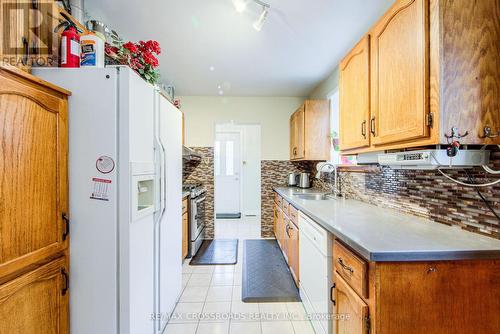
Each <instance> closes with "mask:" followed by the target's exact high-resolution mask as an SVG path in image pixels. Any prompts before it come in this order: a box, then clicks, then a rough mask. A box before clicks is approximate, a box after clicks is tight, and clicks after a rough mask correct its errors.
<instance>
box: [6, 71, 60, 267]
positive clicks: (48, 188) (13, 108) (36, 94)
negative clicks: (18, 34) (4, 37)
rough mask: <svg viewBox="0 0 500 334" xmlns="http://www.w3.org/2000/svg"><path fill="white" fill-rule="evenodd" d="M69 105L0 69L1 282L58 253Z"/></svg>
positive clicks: (54, 94) (53, 94) (31, 83)
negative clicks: (9, 275) (24, 268)
mask: <svg viewBox="0 0 500 334" xmlns="http://www.w3.org/2000/svg"><path fill="white" fill-rule="evenodd" d="M67 140H68V137H67V100H66V98H63V96H62V94H61V96H57V94H56V93H55V92H52V91H49V90H48V89H44V88H43V87H42V86H38V85H36V84H34V83H33V82H32V81H27V80H26V82H24V80H23V78H21V77H19V76H15V75H14V74H13V73H12V72H10V71H8V70H5V69H3V68H0V231H1V233H0V277H2V276H5V275H8V274H11V273H14V272H16V271H18V270H20V269H21V268H23V267H25V266H27V265H29V264H32V263H36V262H38V261H41V260H43V259H45V258H47V257H49V256H51V255H54V254H56V253H58V252H61V251H62V250H63V249H64V248H65V247H66V246H67V242H68V240H67V239H66V240H64V236H63V234H64V233H65V231H66V225H65V219H64V218H63V217H66V213H67V212H68V211H67V209H68V200H67V198H68V187H67V150H68V148H67Z"/></svg>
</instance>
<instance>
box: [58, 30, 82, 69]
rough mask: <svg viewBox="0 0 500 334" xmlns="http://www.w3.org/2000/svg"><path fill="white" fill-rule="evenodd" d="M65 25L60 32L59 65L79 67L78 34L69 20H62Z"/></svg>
mask: <svg viewBox="0 0 500 334" xmlns="http://www.w3.org/2000/svg"><path fill="white" fill-rule="evenodd" d="M62 26H64V27H66V28H65V29H64V31H63V33H62V34H61V51H60V52H61V58H60V62H59V66H60V67H80V35H79V34H78V30H77V27H76V26H75V24H74V23H73V22H71V21H67V22H63V23H62Z"/></svg>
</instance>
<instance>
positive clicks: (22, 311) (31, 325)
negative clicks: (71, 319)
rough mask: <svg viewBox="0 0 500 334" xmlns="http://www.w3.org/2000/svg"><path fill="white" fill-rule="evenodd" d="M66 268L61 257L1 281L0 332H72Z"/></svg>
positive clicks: (6, 333)
mask: <svg viewBox="0 0 500 334" xmlns="http://www.w3.org/2000/svg"><path fill="white" fill-rule="evenodd" d="M65 268H66V260H65V258H64V257H63V258H59V259H57V260H54V261H52V262H50V263H48V264H46V265H44V266H42V267H39V268H38V269H35V270H33V271H30V272H28V273H26V274H24V275H22V276H20V277H18V278H16V279H14V280H12V281H10V282H8V283H5V284H3V285H0V334H13V333H23V334H63V333H68V332H69V329H68V298H69V292H68V291H67V288H68V286H67V284H68V281H67V279H66V278H67V276H65V273H66V271H65Z"/></svg>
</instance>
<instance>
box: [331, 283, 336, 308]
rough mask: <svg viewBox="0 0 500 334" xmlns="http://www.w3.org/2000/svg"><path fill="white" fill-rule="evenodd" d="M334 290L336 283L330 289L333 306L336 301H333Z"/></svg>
mask: <svg viewBox="0 0 500 334" xmlns="http://www.w3.org/2000/svg"><path fill="white" fill-rule="evenodd" d="M333 289H335V283H333V285H332V287H331V288H330V300H331V301H332V304H333V306H335V304H336V303H335V299H333Z"/></svg>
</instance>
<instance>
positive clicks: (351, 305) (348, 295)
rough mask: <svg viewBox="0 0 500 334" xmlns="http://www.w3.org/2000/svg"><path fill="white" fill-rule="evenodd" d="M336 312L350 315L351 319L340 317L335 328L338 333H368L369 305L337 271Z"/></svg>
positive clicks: (335, 277)
mask: <svg viewBox="0 0 500 334" xmlns="http://www.w3.org/2000/svg"><path fill="white" fill-rule="evenodd" d="M334 281H335V306H334V312H333V313H334V314H339V315H348V316H349V319H339V320H337V321H336V324H335V326H334V327H335V328H336V333H337V334H368V328H369V327H368V305H367V304H366V303H365V302H364V301H363V299H361V298H360V297H359V296H358V295H357V294H356V292H354V290H353V289H351V287H350V286H349V285H348V284H347V283H346V282H345V281H344V279H343V278H342V277H340V275H339V274H337V273H336V272H335V273H334Z"/></svg>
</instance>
